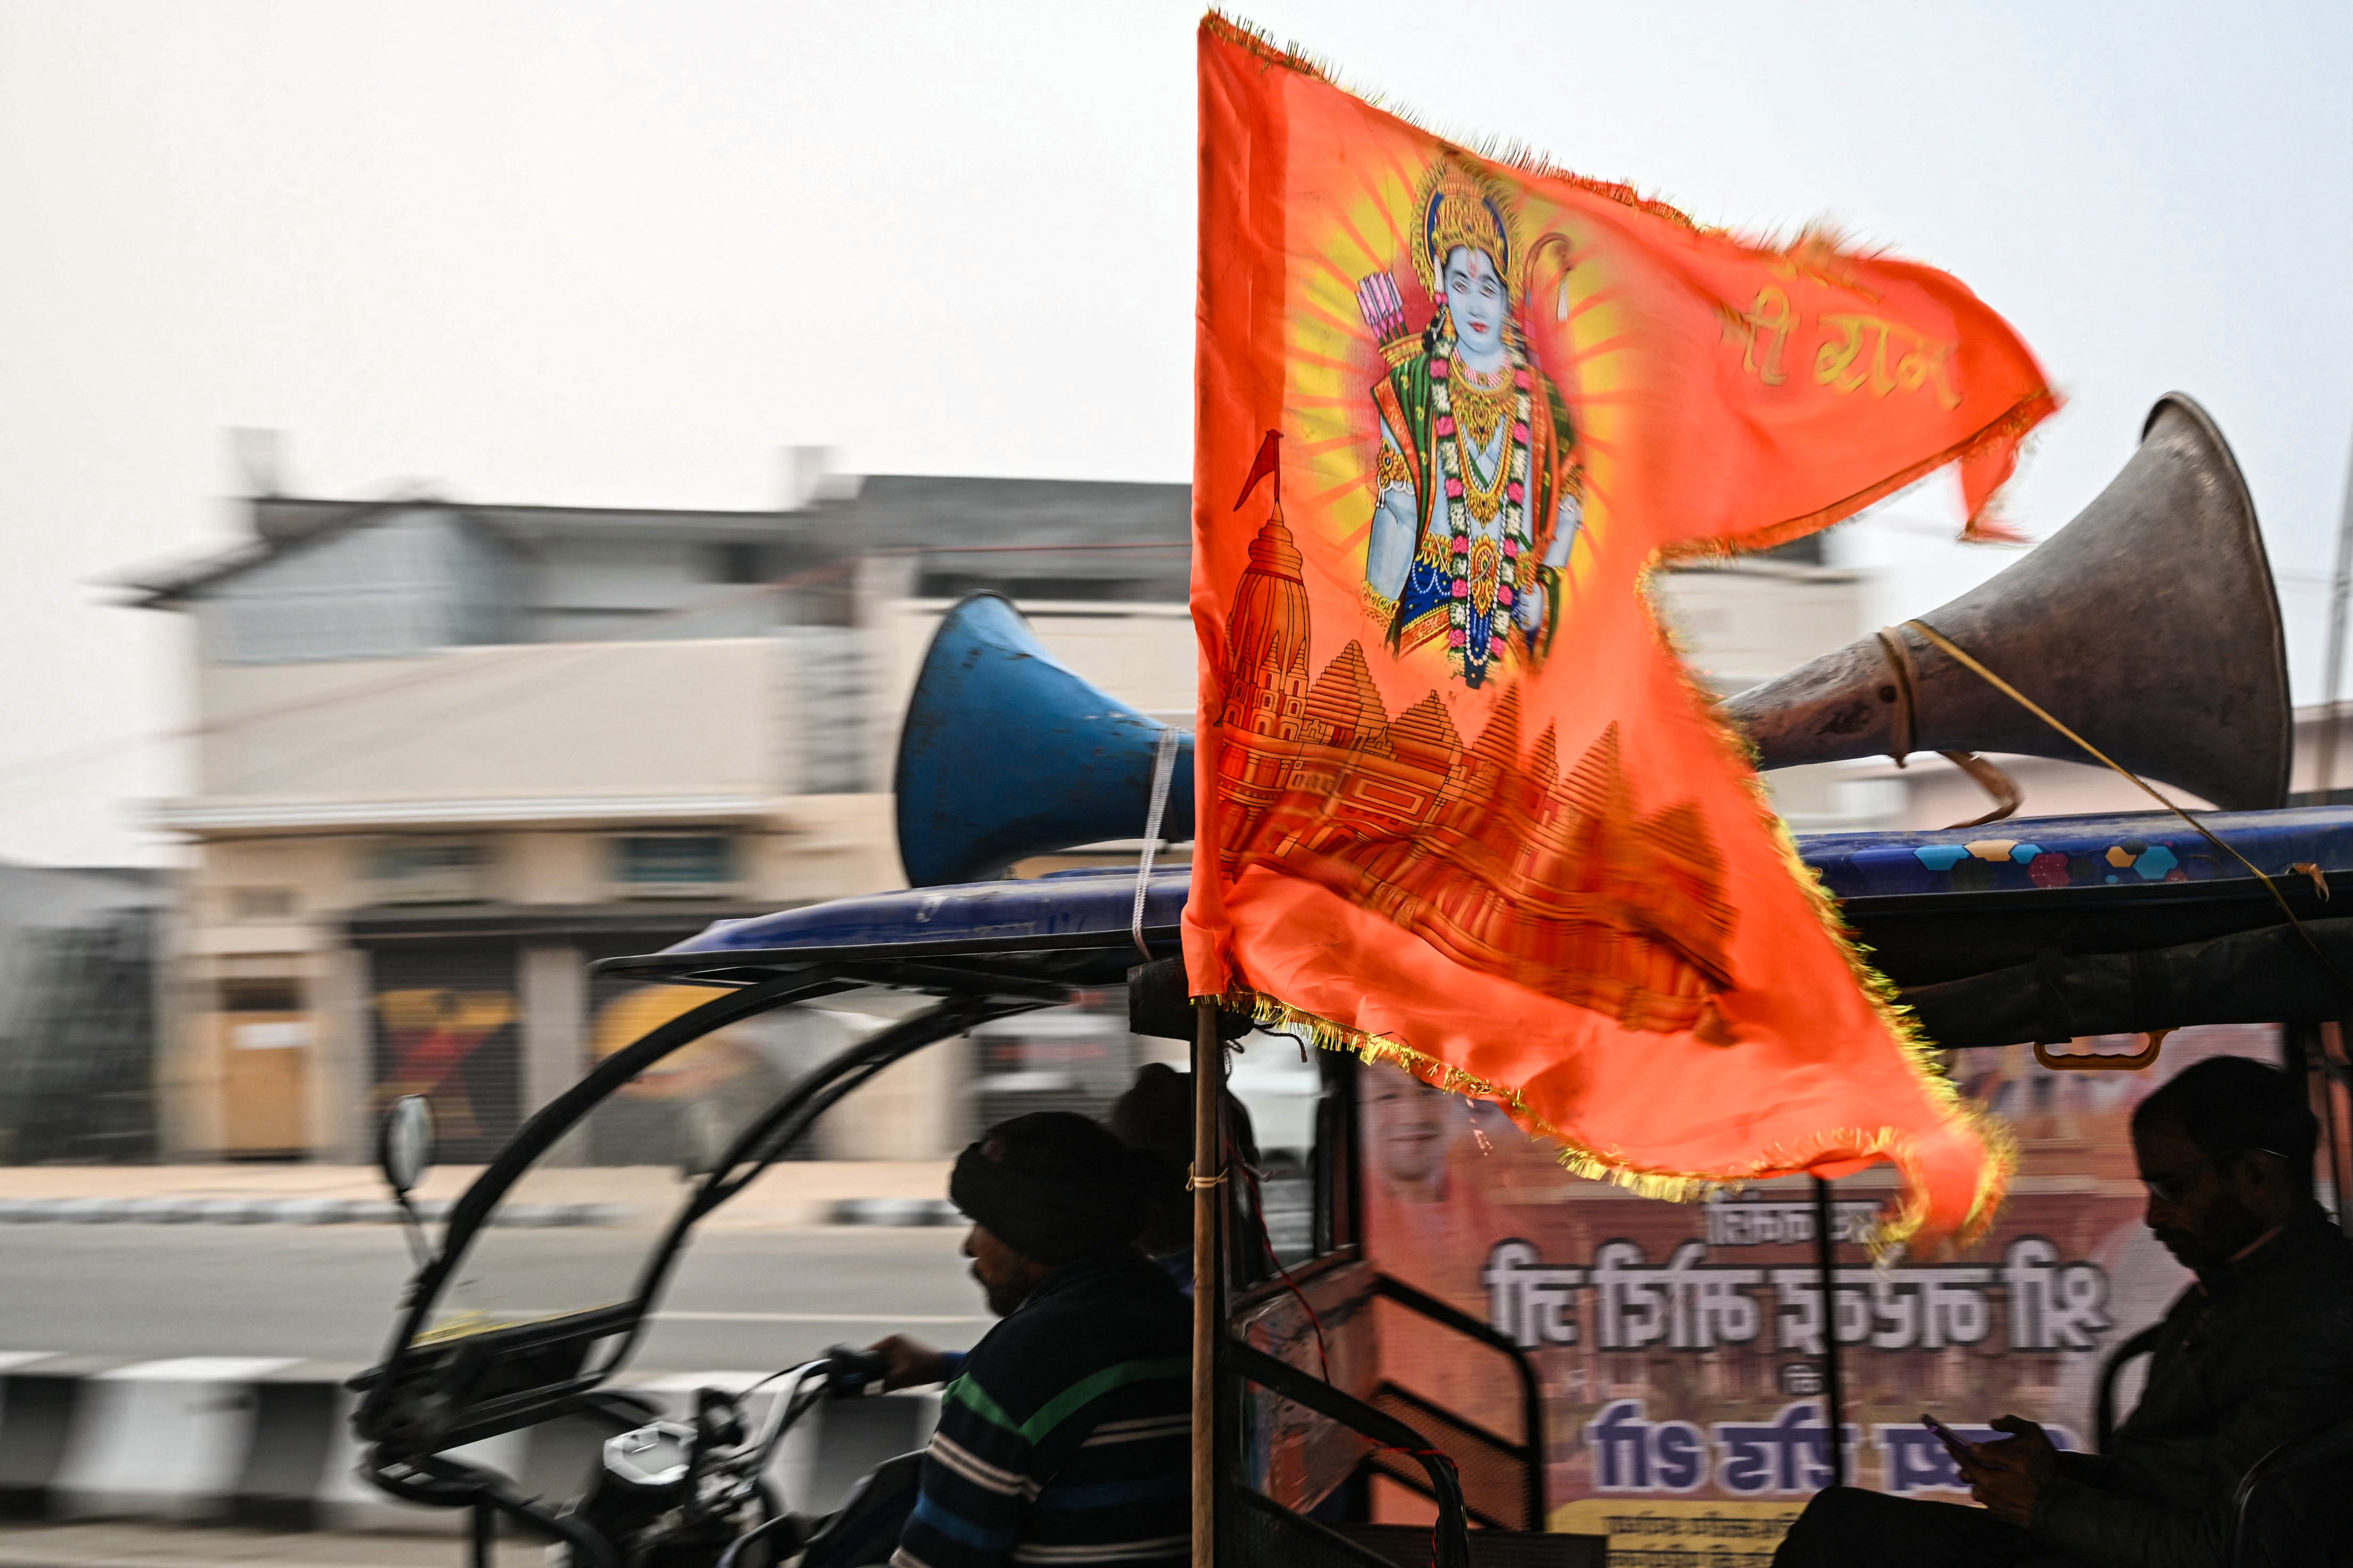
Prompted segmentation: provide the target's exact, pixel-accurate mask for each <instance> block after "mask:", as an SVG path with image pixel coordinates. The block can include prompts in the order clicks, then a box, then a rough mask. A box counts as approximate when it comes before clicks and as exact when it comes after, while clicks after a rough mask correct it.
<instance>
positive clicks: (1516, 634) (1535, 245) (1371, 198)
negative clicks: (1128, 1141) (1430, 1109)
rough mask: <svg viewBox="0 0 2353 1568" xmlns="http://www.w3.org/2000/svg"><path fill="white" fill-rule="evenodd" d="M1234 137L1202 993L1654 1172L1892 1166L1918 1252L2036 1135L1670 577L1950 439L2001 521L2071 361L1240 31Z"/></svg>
mask: <svg viewBox="0 0 2353 1568" xmlns="http://www.w3.org/2000/svg"><path fill="white" fill-rule="evenodd" d="M1200 137H1201V157H1200V171H1201V192H1200V224H1201V229H1200V292H1199V305H1198V315H1197V320H1198V375H1197V383H1196V385H1197V396H1198V416H1197V431H1198V440H1197V445H1196V458H1195V463H1196V468H1195V482H1194V486H1193V494H1194V497H1195V502H1194V552H1193V588H1192V604H1193V612H1194V621H1195V626H1196V628H1197V631H1198V637H1199V640H1200V653H1201V689H1200V709H1201V711H1200V725H1199V730H1198V747H1197V753H1196V755H1197V763H1198V769H1199V773H1198V785H1197V798H1198V801H1199V803H1200V807H1199V818H1198V825H1197V840H1198V850H1197V853H1196V855H1195V858H1194V862H1193V887H1192V894H1191V898H1190V900H1188V903H1187V910H1186V931H1185V950H1186V960H1187V970H1188V973H1189V976H1190V980H1191V984H1192V988H1193V991H1194V993H1195V994H1197V995H1201V994H1221V995H1226V996H1229V997H1231V998H1233V999H1235V1000H1236V1001H1237V1002H1238V1003H1240V1004H1246V1005H1249V1006H1250V1007H1251V1008H1252V1009H1254V1011H1255V1012H1256V1014H1257V1016H1259V1017H1260V1018H1261V1020H1262V1021H1266V1022H1285V1023H1289V1024H1292V1025H1294V1026H1302V1027H1303V1028H1304V1029H1306V1030H1307V1031H1308V1032H1310V1033H1312V1034H1314V1036H1315V1037H1317V1038H1319V1039H1321V1040H1322V1041H1324V1043H1326V1044H1331V1045H1339V1046H1346V1047H1353V1048H1356V1049H1357V1050H1359V1051H1361V1052H1363V1053H1365V1054H1366V1055H1368V1056H1373V1057H1382V1058H1391V1059H1394V1060H1396V1061H1398V1062H1399V1063H1401V1064H1404V1065H1405V1066H1407V1067H1409V1068H1411V1069H1413V1070H1415V1071H1417V1072H1419V1073H1420V1074H1421V1075H1422V1076H1423V1077H1425V1078H1427V1079H1430V1081H1433V1082H1436V1083H1440V1084H1441V1085H1443V1086H1444V1087H1446V1088H1449V1089H1459V1090H1461V1091H1463V1092H1467V1093H1472V1094H1479V1095H1485V1096H1491V1097H1493V1098H1494V1099H1495V1100H1499V1101H1500V1102H1502V1103H1503V1104H1504V1105H1505V1106H1506V1107H1507V1108H1508V1109H1509V1110H1510V1111H1511V1113H1512V1114H1513V1115H1514V1117H1515V1118H1516V1119H1517V1120H1518V1121H1520V1123H1521V1124H1522V1125H1523V1126H1524V1127H1525V1128H1526V1129H1527V1130H1528V1131H1531V1132H1534V1133H1536V1134H1539V1135H1542V1136H1545V1137H1547V1138H1550V1139H1553V1140H1556V1142H1558V1144H1559V1146H1560V1148H1561V1149H1562V1151H1563V1157H1564V1159H1565V1160H1566V1161H1567V1163H1569V1164H1570V1165H1571V1166H1572V1167H1573V1168H1575V1169H1577V1170H1580V1171H1583V1172H1585V1173H1588V1174H1593V1175H1598V1176H1607V1177H1610V1178H1613V1179H1616V1180H1619V1181H1622V1182H1625V1183H1627V1184H1630V1185H1633V1186H1635V1187H1637V1188H1638V1189H1640V1190H1642V1191H1646V1192H1651V1193H1655V1194H1661V1195H1665V1196H1687V1195H1692V1194H1696V1193H1700V1192H1704V1191H1706V1190H1708V1189H1709V1188H1710V1187H1711V1186H1713V1185H1715V1184H1722V1183H1729V1182H1737V1181H1743V1180H1752V1179H1757V1178H1763V1177H1769V1176H1776V1175H1783V1174H1788V1173H1795V1172H1799V1171H1807V1170H1812V1171H1816V1172H1820V1173H1829V1174H1838V1173H1843V1172H1845V1171H1850V1170H1853V1169H1856V1168H1859V1167H1860V1166H1861V1165H1863V1164H1866V1163H1873V1162H1878V1161H1888V1162H1892V1163H1894V1165H1895V1166H1896V1167H1897V1168H1898V1170H1899V1171H1900V1173H1901V1174H1902V1178H1903V1183H1904V1196H1903V1200H1902V1202H1901V1204H1900V1205H1899V1206H1898V1209H1897V1211H1896V1212H1895V1213H1894V1215H1891V1216H1890V1219H1889V1223H1888V1224H1887V1225H1886V1226H1884V1227H1883V1237H1884V1238H1885V1239H1890V1240H1894V1239H1905V1238H1913V1239H1916V1240H1919V1241H1924V1242H1925V1241H1945V1240H1950V1239H1953V1238H1957V1237H1959V1238H1965V1237H1968V1236H1969V1235H1970V1234H1972V1233H1973V1232H1975V1231H1977V1230H1978V1229H1980V1228H1981V1227H1982V1226H1984V1225H1985V1224H1986V1223H1987V1222H1988V1221H1989V1219H1990V1218H1991V1216H1992V1214H1993V1212H1994V1210H1995V1208H1996V1207H1997V1206H1998V1205H1999V1203H2000V1195H2001V1193H2002V1189H2003V1186H2004V1184H2005V1182H2006V1179H2007V1163H2006V1159H2005V1156H2004V1155H2003V1153H2002V1152H2001V1149H2002V1145H2001V1140H2000V1136H1999V1134H1998V1132H1997V1131H1995V1130H1994V1129H1992V1128H1991V1127H1990V1126H1989V1124H1988V1123H1986V1122H1985V1121H1983V1120H1982V1119H1980V1118H1979V1117H1978V1115H1977V1114H1976V1113H1975V1112H1974V1111H1973V1110H1971V1109H1970V1108H1969V1107H1968V1106H1966V1105H1965V1104H1963V1103H1962V1102H1961V1100H1959V1098H1958V1097H1957V1095H1956V1093H1955V1092H1954V1090H1953V1089H1952V1088H1951V1086H1950V1085H1949V1083H1948V1082H1947V1080H1946V1079H1944V1078H1943V1077H1942V1076H1941V1075H1939V1073H1938V1072H1937V1071H1936V1068H1935V1066H1934V1063H1933V1058H1932V1057H1931V1056H1930V1055H1929V1051H1928V1047H1927V1042H1926V1041H1924V1040H1921V1039H1919V1038H1918V1037H1916V1036H1915V1033H1914V1032H1913V1030H1912V1027H1911V1026H1910V1024H1909V1022H1908V1020H1907V1019H1906V1018H1905V1016H1902V1015H1901V1014H1899V1013H1898V1012H1897V1011H1896V1010H1895V1008H1894V1006H1893V1005H1892V1004H1891V1000H1890V998H1891V996H1892V993H1891V992H1890V991H1889V990H1888V988H1887V987H1886V985H1885V984H1884V983H1883V981H1881V980H1880V979H1879V978H1878V977H1877V976H1876V975H1874V974H1873V973H1872V972H1871V971H1870V970H1869V968H1868V967H1867V966H1866V965H1865V964H1864V963H1862V959H1861V958H1860V956H1859V955H1858V954H1857V953H1856V952H1855V951H1854V949H1853V948H1852V947H1851V946H1850V945H1849V944H1848V942H1847V941H1846V939H1845V936H1844V933H1843V931H1842V930H1841V926H1840V923H1839V921H1838V918H1837V912H1836V910H1835V908H1834V906H1833V905H1832V904H1831V901H1830V900H1829V899H1828V898H1827V897H1826V896H1825V895H1824V894H1823V893H1822V892H1821V891H1820V889H1819V887H1818V886H1817V884H1816V883H1815V882H1814V880H1813V879H1812V877H1811V875H1810V873H1809V872H1807V871H1806V869H1805V868H1804V867H1803V866H1802V865H1801V864H1800V863H1799V860H1798V858H1797V856H1796V854H1795V851H1794V847H1793V845H1792V842H1791V840H1790V839H1789V837H1788V833H1787V831H1786V829H1785V828H1784V827H1783V826H1782V825H1781V823H1780V821H1779V819H1778V817H1776V816H1774V815H1773V814H1772V812H1771V810H1770V808H1769V806H1768V805H1767V804H1766V803H1765V800H1764V797H1763V795H1762V793H1761V791H1760V789H1759V787H1758V785H1757V779H1756V775H1755V773H1754V771H1753V769H1752V768H1751V766H1750V765H1749V761H1748V753H1747V752H1746V748H1745V745H1744V742H1742V740H1741V739H1740V737H1738V736H1737V735H1736V734H1735V733H1733V732H1732V731H1730V730H1729V729H1728V728H1727V727H1726V724H1725V721H1724V720H1723V718H1722V717H1721V716H1720V714H1719V712H1718V711H1717V710H1716V708H1715V703H1714V701H1713V700H1712V699H1711V698H1710V696H1709V695H1708V694H1707V693H1706V692H1705V691H1704V690H1703V689H1701V688H1700V687H1699V686H1698V685H1697V683H1695V682H1694V680H1693V679H1692V678H1691V677H1690V676H1689V675H1688V674H1687V673H1686V672H1685V671H1684V669H1683V667H1682V665H1681V664H1680V663H1679V662H1678V660H1677V659H1676V658H1675V656H1674V654H1673V652H1672V649H1671V647H1669V644H1668V641H1667V639H1666V637H1665V636H1664V634H1663V633H1662V630H1661V627H1660V625H1659V622H1658V620H1657V617H1656V616H1655V614H1654V613H1653V610H1652V607H1651V604H1650V602H1649V600H1648V599H1647V598H1646V597H1645V595H1644V588H1643V584H1644V582H1645V579H1646V577H1647V575H1648V574H1649V573H1650V572H1651V570H1652V569H1653V568H1654V567H1656V566H1658V565H1660V564H1662V563H1672V562H1674V561H1676V560H1679V559H1685V558H1690V557H1694V556H1701V555H1721V554H1723V553H1725V552H1730V551H1734V550H1746V549H1758V548H1763V547H1766V546H1769V545H1774V544H1779V543H1782V542H1786V541H1788V540H1792V539H1796V538H1799V537H1800V536H1802V535H1804V534H1808V533H1810V532H1813V531H1816V530H1818V529H1820V528H1824V527H1827V526H1828V525H1830V524H1831V523H1833V522H1835V521H1839V520H1840V519H1841V518H1843V517H1846V516H1849V515H1850V514H1852V513H1853V512H1854V511H1856V510H1860V509H1861V508H1862V507H1864V506H1866V505H1868V504H1870V503H1871V502H1872V501H1873V500H1878V499H1879V498H1881V497H1883V496H1885V495H1888V494H1890V493H1892V492H1893V491H1894V490H1895V489H1899V488H1901V487H1902V486H1904V485H1905V484H1908V483H1910V482H1911V481H1912V480H1914V479H1917V478H1919V477H1920V476H1922V475H1924V474H1926V473H1928V472H1930V471H1931V470H1934V469H1936V468H1940V467H1943V466H1945V465H1947V464H1952V465H1957V468H1958V473H1959V479H1960V485H1961V489H1962V494H1963V497H1964V500H1965V501H1966V504H1967V507H1968V512H1969V514H1970V515H1971V517H1972V518H1976V517H1978V516H1979V515H1981V514H1982V513H1983V512H1984V510H1985V508H1986V506H1987V503H1988V502H1989V500H1990V499H1991V498H1992V495H1993V492H1994V491H1995V489H1997V488H1998V487H1999V486H2000V484H2001V483H2002V481H2003V480H2005V479H2007V478H2008V477H2009V475H2010V470H2011V468H2012V467H2013V466H2014V464H2015V462H2016V459H2017V452H2018V447H2019V443H2020V441H2021V439H2022V438H2023V437H2024V436H2025V435H2026V433H2027V432H2028V431H2029V430H2031V428H2032V427H2033V426H2035V425H2036V424H2037V423H2038V422H2039V421H2040V420H2042V418H2043V417H2045V416H2047V415H2049V414H2050V413H2051V412H2052V409H2053V408H2054V407H2055V406H2056V400H2055V398H2054V397H2053V395H2052V392H2051V389H2050V387H2049V386H2048V385H2047V384H2046V382H2045V380H2044V377H2043V374H2042V369H2041V367H2040V366H2039V365H2037V364H2036V363H2035V361H2034V358H2033V356H2032V355H2031V353H2028V351H2027V349H2026V347H2025V345H2024V344H2023V343H2021V342H2020V341H2019V339H2018V337H2017V335H2016V333H2015V332H2013V331H2011V330H2010V327H2009V325H2008V324H2007V323H2005V322H2004V321H2002V320H2001V319H2000V317H1999V316H1997V315H1996V314H1995V313H1994V312H1993V311H1992V310H1989V309H1988V308H1987V307H1986V306H1985V305H1984V304H1983V303H1981V302H1980V301H1979V300H1978V299H1977V298H1976V296H1974V295H1973V294H1971V293H1970V292H1969V291H1968V289H1966V288H1965V287H1963V286H1962V285H1961V284H1960V283H1959V282H1958V281H1957V279H1953V278H1951V277H1949V276H1947V274H1945V273H1942V272H1938V271H1936V270H1935V269H1934V268H1927V267H1924V266H1920V265H1917V264H1915V263H1911V262H1905V261H1899V260H1894V259H1892V258H1885V257H1878V256H1862V255H1856V254H1853V253H1851V252H1849V251H1847V250H1844V249H1841V248H1840V247H1838V246H1836V245H1835V244H1833V243H1831V241H1830V240H1828V239H1827V238H1825V237H1820V236H1818V235H1812V236H1808V237H1801V238H1799V240H1798V241H1796V242H1794V243H1791V244H1785V245H1778V246H1768V245H1757V244H1751V243H1746V242H1744V241H1742V240H1740V239H1737V238H1736V237H1733V236H1730V235H1728V234H1725V233H1723V232H1720V231H1716V230H1711V229H1706V228H1703V227H1701V226H1697V225H1695V224H1694V223H1693V222H1691V220H1689V219H1688V218H1686V217H1684V216H1683V215H1682V214H1680V213H1677V212H1675V211H1673V210H1672V209H1671V208H1669V207H1667V206H1665V205H1662V204H1660V203H1657V202H1652V201H1649V200H1646V199H1644V198H1642V197H1641V196H1640V195H1637V194H1636V193H1635V192H1634V191H1632V190H1630V189H1629V188H1627V187H1625V186H1623V185H1614V184H1600V183H1597V182H1594V181H1590V180H1585V179H1581V178H1578V177H1577V176H1574V175H1571V174H1567V173H1566V172H1564V171H1561V170H1557V169H1554V168H1551V167H1549V166H1547V165H1543V164H1540V163H1536V162H1535V160H1532V159H1526V158H1515V159H1512V160H1508V161H1498V160H1495V159H1491V158H1485V157H1482V156H1479V155H1477V154H1475V153H1471V152H1467V151H1465V150H1464V149H1462V148H1461V147H1459V146H1455V145H1453V144H1451V143H1450V142H1445V141H1443V140H1441V139H1440V138H1439V137H1437V136H1435V135H1432V134H1430V132H1426V131H1423V130H1420V129H1419V128H1417V127H1416V126H1414V125H1412V124H1410V123H1409V122H1407V121H1403V120H1400V119H1398V118H1397V117H1396V116H1394V115H1391V114H1388V113H1384V112H1383V111H1381V110H1377V109H1375V108H1373V107H1372V106H1371V105H1369V104H1367V103H1365V102H1364V101H1362V100H1358V99H1356V98H1354V97H1352V96H1350V95H1349V94H1347V93H1346V92H1345V91H1343V90H1341V89H1339V88H1337V87H1335V86H1334V85H1333V84H1332V83H1331V82H1330V81H1329V80H1328V79H1326V78H1325V77H1324V74H1323V73H1322V72H1321V71H1320V70H1319V69H1317V68H1315V67H1314V66H1313V65H1312V64H1310V63H1307V62H1304V61H1303V60H1300V59H1298V58H1294V57H1293V56H1291V55H1288V54H1286V53H1284V52H1283V51H1282V50H1279V49H1276V48H1274V47H1271V46H1270V45H1269V44H1267V43H1266V42H1265V41H1263V40H1262V39H1261V38H1259V37H1256V36H1254V35H1252V34H1251V33H1250V32H1249V31H1248V30H1246V29H1244V28H1241V27H1240V26H1235V25H1233V24H1230V23H1229V22H1226V21H1225V20H1223V19H1221V18H1219V17H1216V16H1211V17H1209V18H1208V19H1207V20H1206V21H1204V22H1203V24H1202V26H1201V32H1200ZM1253 454H1254V455H1253ZM1284 468H1288V469H1289V472H1288V474H1287V475H1285V474H1284V473H1283V472H1282V470H1283V469H1284ZM1270 473H1271V474H1272V476H1273V478H1274V480H1275V500H1276V502H1277V504H1273V505H1271V506H1268V505H1263V504H1259V503H1252V502H1251V496H1252V492H1253V491H1254V490H1255V489H1256V487H1257V486H1258V484H1259V482H1260V480H1261V479H1264V478H1266V477H1268V475H1269V474H1270ZM1237 477H1241V478H1242V479H1243V481H1244V482H1243V485H1242V489H1241V492H1240V498H1239V500H1237V502H1236V505H1235V506H1234V507H1233V508H1228V507H1226V506H1225V505H1223V504H1222V501H1223V498H1224V497H1225V496H1227V495H1229V494H1232V493H1233V490H1232V488H1231V487H1232V486H1233V485H1234V482H1235V479H1236V478H1237ZM1286 477H1287V478H1288V479H1290V480H1291V481H1292V487H1291V489H1292V493H1291V500H1290V501H1289V503H1288V505H1287V506H1285V505H1283V504H1280V498H1281V486H1282V480H1283V479H1284V478H1286ZM1212 498H1215V499H1212Z"/></svg>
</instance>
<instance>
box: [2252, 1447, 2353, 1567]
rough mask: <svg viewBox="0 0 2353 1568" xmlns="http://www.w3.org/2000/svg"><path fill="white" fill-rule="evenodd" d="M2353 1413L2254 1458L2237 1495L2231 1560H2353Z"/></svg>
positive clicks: (2341, 1563) (2257, 1563)
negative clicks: (2351, 1471) (2351, 1479)
mask: <svg viewBox="0 0 2353 1568" xmlns="http://www.w3.org/2000/svg"><path fill="white" fill-rule="evenodd" d="M2348 1468H2353V1420H2348V1421H2341V1422H2339V1423H2337V1425H2336V1426H2332V1427H2330V1428H2328V1430H2327V1431H2325V1432H2322V1433H2320V1434H2319V1435H2317V1436H2312V1437H2307V1438H2306V1439H2305V1440H2304V1441H2303V1442H2301V1443H2289V1444H2284V1445H2282V1446H2281V1447H2277V1448H2274V1449H2273V1450H2272V1451H2271V1452H2270V1453H2269V1454H2266V1455H2264V1456H2263V1458H2261V1459H2259V1460H2257V1461H2256V1463H2255V1466H2254V1468H2253V1469H2251V1470H2249V1471H2248V1472H2247V1475H2246V1479H2244V1480H2242V1481H2241V1482H2240V1483H2239V1489H2238V1494H2237V1496H2236V1497H2235V1498H2233V1499H2232V1507H2233V1511H2234V1513H2235V1515H2236V1518H2235V1520H2234V1521H2233V1529H2232V1541H2231V1568H2346V1565H2347V1564H2353V1486H2348V1484H2347V1482H2348V1475H2347V1471H2348Z"/></svg>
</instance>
